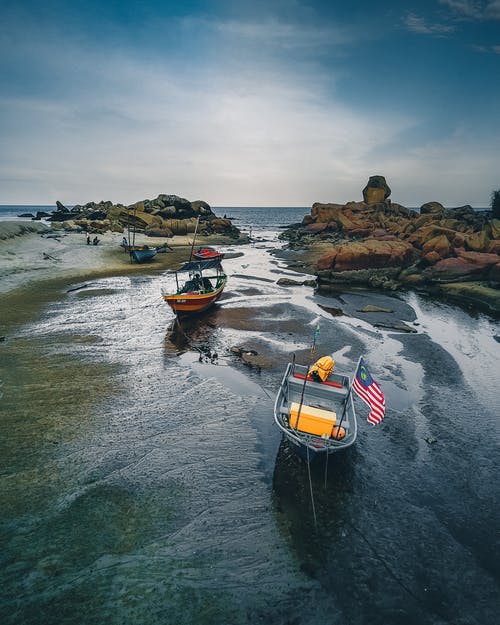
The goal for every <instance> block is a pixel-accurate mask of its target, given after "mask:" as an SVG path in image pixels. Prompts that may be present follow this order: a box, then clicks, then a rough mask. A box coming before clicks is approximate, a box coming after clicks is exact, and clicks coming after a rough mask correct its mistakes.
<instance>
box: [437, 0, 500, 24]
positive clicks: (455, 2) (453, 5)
mask: <svg viewBox="0 0 500 625" xmlns="http://www.w3.org/2000/svg"><path fill="white" fill-rule="evenodd" d="M439 2H440V4H442V5H444V6H447V7H449V8H450V9H452V11H454V12H455V13H458V14H459V15H461V16H463V17H466V18H471V19H476V20H489V19H493V20H497V19H500V0H489V1H487V2H480V1H479V0H439Z"/></svg>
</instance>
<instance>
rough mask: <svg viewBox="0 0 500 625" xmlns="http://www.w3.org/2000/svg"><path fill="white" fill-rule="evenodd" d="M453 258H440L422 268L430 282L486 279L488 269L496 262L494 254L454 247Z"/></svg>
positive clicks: (496, 257) (496, 258)
mask: <svg viewBox="0 0 500 625" xmlns="http://www.w3.org/2000/svg"><path fill="white" fill-rule="evenodd" d="M455 253H456V254H457V256H456V257H454V258H445V259H444V260H440V261H439V262H437V263H436V264H435V265H433V266H432V267H428V268H427V269H425V270H424V272H423V275H424V277H425V278H426V279H427V280H429V281H431V282H468V281H476V280H483V279H486V278H487V276H488V274H489V272H490V269H491V268H492V267H493V266H494V265H496V264H497V263H498V256H497V255H496V254H481V253H479V252H467V251H465V250H460V249H456V250H455Z"/></svg>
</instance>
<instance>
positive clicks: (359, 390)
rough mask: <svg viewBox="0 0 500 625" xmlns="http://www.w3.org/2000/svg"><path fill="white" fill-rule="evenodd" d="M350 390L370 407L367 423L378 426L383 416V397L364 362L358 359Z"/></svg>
mask: <svg viewBox="0 0 500 625" xmlns="http://www.w3.org/2000/svg"><path fill="white" fill-rule="evenodd" d="M352 388H353V390H354V391H355V392H356V394H357V395H359V397H361V399H362V400H363V401H364V402H365V403H366V404H368V405H369V406H370V414H369V415H368V423H372V424H373V425H378V424H379V423H380V422H381V421H382V419H383V418H384V415H385V397H384V394H383V393H382V389H381V388H380V386H379V385H378V384H377V382H375V380H374V379H373V378H372V376H371V374H370V372H369V371H368V367H367V366H366V365H365V361H364V360H363V359H362V358H360V359H359V364H358V368H357V370H356V375H355V376H354V380H353V383H352Z"/></svg>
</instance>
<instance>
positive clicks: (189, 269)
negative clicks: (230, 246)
mask: <svg viewBox="0 0 500 625" xmlns="http://www.w3.org/2000/svg"><path fill="white" fill-rule="evenodd" d="M211 269H212V270H214V273H213V274H212V275H206V273H205V272H207V271H208V270H211ZM182 272H184V273H187V275H188V280H187V281H186V282H185V283H183V284H181V283H180V282H179V277H178V274H179V273H182ZM174 273H175V279H176V284H177V291H176V292H175V293H167V292H165V291H164V290H162V295H163V299H164V300H165V301H166V302H167V304H168V305H169V306H170V307H171V308H172V310H173V311H174V312H175V313H176V314H178V315H186V314H196V313H200V312H203V311H204V310H206V309H207V308H209V307H210V306H212V304H214V303H215V302H216V301H217V300H218V299H219V297H220V296H221V295H222V291H223V290H224V287H225V286H226V283H227V276H226V274H225V273H224V270H223V269H222V266H221V264H220V262H219V260H217V259H216V260H195V261H189V262H187V263H184V265H182V267H180V268H179V269H178V270H177V271H175V272H174Z"/></svg>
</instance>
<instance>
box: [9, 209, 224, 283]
mask: <svg viewBox="0 0 500 625" xmlns="http://www.w3.org/2000/svg"><path fill="white" fill-rule="evenodd" d="M98 238H99V244H98V245H87V235H86V233H74V232H65V231H64V230H53V229H51V228H50V227H48V226H47V225H45V224H43V223H40V222H35V223H29V222H14V221H4V222H0V293H7V292H9V291H13V290H16V289H19V288H26V287H28V286H29V285H32V284H33V283H35V282H40V281H47V280H67V281H71V280H79V279H88V278H91V277H97V276H106V275H123V274H130V273H140V272H143V273H147V272H149V271H151V270H153V271H157V270H164V269H170V268H173V267H175V266H177V265H178V264H179V263H182V262H183V261H184V260H187V258H188V256H189V251H190V247H191V245H192V242H193V238H192V235H177V236H174V237H173V238H171V239H164V238H162V239H159V238H158V239H155V238H152V237H146V236H144V235H140V234H138V235H137V236H136V239H135V240H136V243H137V244H147V245H149V246H150V247H155V246H158V247H159V246H161V245H163V244H164V243H165V242H167V243H168V245H169V246H170V247H171V248H172V249H171V250H168V251H167V252H166V253H162V254H158V255H157V256H156V257H155V259H154V261H153V263H149V264H142V265H138V264H137V263H133V262H130V260H129V256H128V255H127V254H126V253H124V252H123V250H122V249H121V248H120V243H121V241H122V238H123V234H121V233H118V232H105V233H104V234H102V235H99V236H98ZM228 243H232V241H230V240H229V239H227V237H222V236H218V237H214V236H212V237H197V239H196V244H197V245H209V244H213V245H217V244H220V245H223V244H228Z"/></svg>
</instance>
